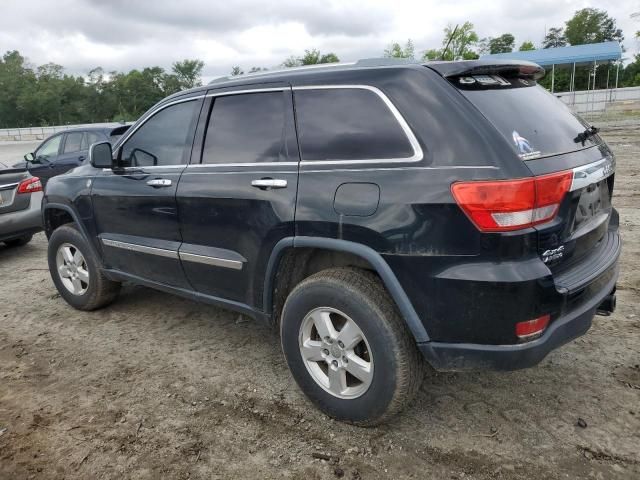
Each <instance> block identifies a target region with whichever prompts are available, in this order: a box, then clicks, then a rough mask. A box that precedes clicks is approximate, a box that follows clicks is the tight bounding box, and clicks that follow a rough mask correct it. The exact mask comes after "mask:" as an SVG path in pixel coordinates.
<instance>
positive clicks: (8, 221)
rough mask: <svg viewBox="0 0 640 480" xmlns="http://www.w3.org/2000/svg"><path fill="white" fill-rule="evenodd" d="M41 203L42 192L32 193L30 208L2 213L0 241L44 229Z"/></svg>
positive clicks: (0, 218)
mask: <svg viewBox="0 0 640 480" xmlns="http://www.w3.org/2000/svg"><path fill="white" fill-rule="evenodd" d="M41 203H42V192H36V193H32V194H31V198H30V203H29V207H28V208H26V209H24V210H18V211H17V212H10V213H4V214H2V215H0V242H1V241H5V240H12V239H14V238H20V237H22V236H25V235H31V234H34V233H37V232H39V231H40V230H42V215H41V214H40V204H41Z"/></svg>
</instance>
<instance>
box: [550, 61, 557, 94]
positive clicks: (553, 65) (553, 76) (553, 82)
mask: <svg viewBox="0 0 640 480" xmlns="http://www.w3.org/2000/svg"><path fill="white" fill-rule="evenodd" d="M555 84H556V65H555V64H552V65H551V93H553V91H554V88H555Z"/></svg>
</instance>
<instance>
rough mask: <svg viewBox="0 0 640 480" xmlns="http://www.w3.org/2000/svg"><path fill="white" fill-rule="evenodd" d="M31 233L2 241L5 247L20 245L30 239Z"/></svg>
mask: <svg viewBox="0 0 640 480" xmlns="http://www.w3.org/2000/svg"><path fill="white" fill-rule="evenodd" d="M32 238H33V235H24V236H22V237H20V238H14V239H13V240H5V241H4V243H5V245H6V246H7V247H22V246H23V245H26V244H27V243H29V242H30V241H31V239H32Z"/></svg>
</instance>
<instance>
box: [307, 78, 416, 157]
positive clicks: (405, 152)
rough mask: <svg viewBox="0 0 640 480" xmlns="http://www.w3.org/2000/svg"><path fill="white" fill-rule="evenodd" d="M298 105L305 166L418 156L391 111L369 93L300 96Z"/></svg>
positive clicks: (335, 91)
mask: <svg viewBox="0 0 640 480" xmlns="http://www.w3.org/2000/svg"><path fill="white" fill-rule="evenodd" d="M295 102H296V114H297V121H298V134H299V138H300V150H301V153H302V160H310V161H314V160H382V159H392V158H409V157H411V156H412V155H413V153H414V152H413V148H412V146H411V144H410V143H409V139H408V138H407V135H406V134H405V133H404V131H403V130H402V127H401V126H400V124H399V123H398V120H396V118H395V117H394V115H393V113H392V112H391V110H389V107H387V105H385V103H384V101H383V100H382V99H381V98H380V97H379V96H378V95H377V94H376V93H374V92H372V91H370V90H364V89H356V88H340V89H317V90H298V91H296V92H295Z"/></svg>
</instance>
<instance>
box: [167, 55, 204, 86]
mask: <svg viewBox="0 0 640 480" xmlns="http://www.w3.org/2000/svg"><path fill="white" fill-rule="evenodd" d="M203 68H204V62H203V61H202V60H190V59H185V60H182V61H180V62H175V63H174V64H173V67H172V69H171V70H172V71H173V73H174V75H175V76H176V77H178V82H179V85H180V87H181V90H182V89H187V88H193V87H199V86H200V85H202V80H201V78H200V77H201V75H202V69H203Z"/></svg>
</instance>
